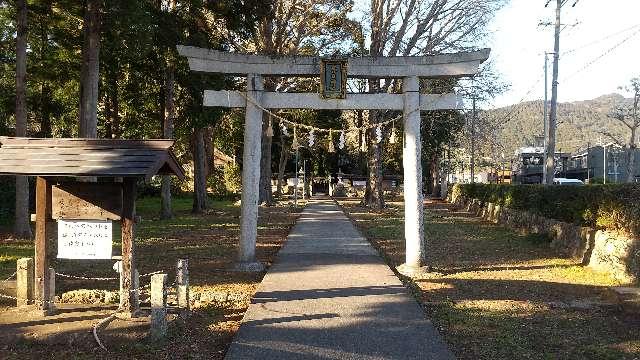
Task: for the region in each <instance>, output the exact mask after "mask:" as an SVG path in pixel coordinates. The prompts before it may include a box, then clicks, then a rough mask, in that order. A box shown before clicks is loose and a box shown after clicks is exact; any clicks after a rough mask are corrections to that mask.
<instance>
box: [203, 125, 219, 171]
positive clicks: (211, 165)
mask: <svg viewBox="0 0 640 360" xmlns="http://www.w3.org/2000/svg"><path fill="white" fill-rule="evenodd" d="M213 140H214V133H213V127H212V126H207V127H206V128H205V129H204V154H205V155H204V156H205V162H204V164H205V169H206V171H205V172H204V173H205V174H207V177H209V176H211V174H212V173H213V170H214V169H215V166H216V165H215V159H214V152H215V147H214V145H213Z"/></svg>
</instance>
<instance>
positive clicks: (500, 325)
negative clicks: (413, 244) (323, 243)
mask: <svg viewBox="0 0 640 360" xmlns="http://www.w3.org/2000/svg"><path fill="white" fill-rule="evenodd" d="M341 204H342V205H343V207H344V208H345V210H346V211H347V213H348V214H349V215H350V216H351V218H352V219H354V221H355V222H356V224H357V225H358V226H359V227H360V229H361V230H362V231H363V232H364V233H365V235H366V236H367V237H368V238H369V239H370V241H371V242H372V243H373V244H374V245H375V246H376V247H377V248H378V249H379V250H380V251H381V253H382V254H383V255H384V256H385V257H386V258H387V260H388V262H389V263H390V264H391V265H393V266H397V265H400V264H401V263H402V262H403V261H404V233H403V223H402V221H403V215H402V203H398V202H391V203H389V205H390V206H389V207H388V208H387V209H385V210H384V211H383V212H382V213H373V212H370V211H368V210H367V209H363V208H361V207H359V206H358V204H357V202H354V201H343V202H341ZM425 232H426V238H427V239H428V251H429V253H428V261H429V264H430V265H431V266H432V267H433V271H432V272H431V273H428V274H424V275H422V276H420V277H416V278H414V279H411V282H410V283H411V284H412V286H413V287H414V288H415V290H416V294H417V297H418V298H419V300H420V301H421V302H422V303H423V305H424V307H425V310H426V311H427V313H428V314H429V316H430V317H431V318H432V319H433V321H434V322H435V323H436V325H437V326H438V327H439V329H440V331H441V332H442V333H443V335H444V336H445V338H446V340H447V341H448V342H449V344H450V345H451V347H452V349H453V350H454V352H455V354H456V355H457V356H458V357H459V358H461V359H637V358H638V357H639V356H640V316H638V315H630V314H625V313H622V312H620V310H619V309H617V308H616V307H614V306H611V305H610V304H607V303H606V302H605V301H603V299H602V293H603V290H604V289H606V287H608V286H611V285H618V283H616V282H615V280H614V279H612V278H611V277H609V276H608V275H607V274H603V273H597V272H594V271H591V270H590V269H589V268H586V267H583V266H582V265H580V264H579V262H578V261H576V260H572V259H566V258H561V257H558V256H557V255H556V254H554V253H553V252H552V251H551V250H550V249H549V246H548V242H547V241H546V239H544V238H540V237H537V236H526V235H521V234H518V233H516V232H514V231H511V230H509V229H506V228H504V227H501V226H497V225H494V224H491V223H488V222H485V221H482V220H480V219H478V218H476V217H473V216H471V215H470V214H467V213H464V212H455V211H450V209H449V206H448V205H446V204H442V203H433V202H432V203H428V204H427V205H426V218H425Z"/></svg>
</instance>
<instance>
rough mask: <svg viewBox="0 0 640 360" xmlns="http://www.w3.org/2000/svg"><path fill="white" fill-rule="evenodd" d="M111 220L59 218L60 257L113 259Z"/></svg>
mask: <svg viewBox="0 0 640 360" xmlns="http://www.w3.org/2000/svg"><path fill="white" fill-rule="evenodd" d="M112 238H113V227H112V224H111V220H58V258H59V259H111V249H112V244H111V242H112Z"/></svg>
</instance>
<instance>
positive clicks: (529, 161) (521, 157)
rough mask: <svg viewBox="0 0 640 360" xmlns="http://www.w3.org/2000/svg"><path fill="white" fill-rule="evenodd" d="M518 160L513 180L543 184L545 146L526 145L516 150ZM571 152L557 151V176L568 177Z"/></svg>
mask: <svg viewBox="0 0 640 360" xmlns="http://www.w3.org/2000/svg"><path fill="white" fill-rule="evenodd" d="M515 155H516V161H515V162H514V164H513V168H512V171H513V173H512V174H513V182H514V183H517V184H541V183H542V174H543V164H544V148H543V147H542V146H526V147H521V148H520V149H518V150H516V153H515ZM570 156H571V155H570V154H569V153H562V152H556V155H555V165H556V166H555V175H554V176H555V177H566V176H565V175H566V173H567V170H568V163H569V158H570Z"/></svg>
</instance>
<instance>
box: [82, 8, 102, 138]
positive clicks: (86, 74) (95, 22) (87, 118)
mask: <svg viewBox="0 0 640 360" xmlns="http://www.w3.org/2000/svg"><path fill="white" fill-rule="evenodd" d="M82 29H83V34H84V43H83V45H82V68H81V69H80V124H79V125H80V127H79V133H80V137H86V138H95V137H97V135H98V82H99V80H100V78H99V75H100V58H99V56H100V0H86V2H85V7H84V23H83V26H82Z"/></svg>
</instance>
